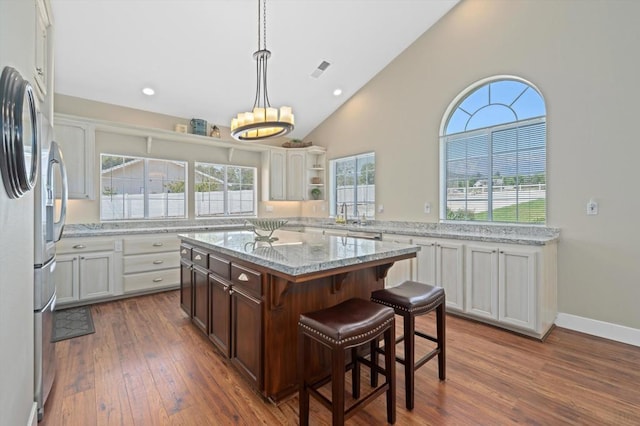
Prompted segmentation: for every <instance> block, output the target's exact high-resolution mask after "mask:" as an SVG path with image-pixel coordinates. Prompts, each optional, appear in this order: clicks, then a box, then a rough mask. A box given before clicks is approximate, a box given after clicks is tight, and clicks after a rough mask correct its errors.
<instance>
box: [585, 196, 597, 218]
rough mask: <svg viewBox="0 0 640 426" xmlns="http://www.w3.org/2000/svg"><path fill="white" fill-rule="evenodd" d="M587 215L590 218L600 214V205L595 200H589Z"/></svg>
mask: <svg viewBox="0 0 640 426" xmlns="http://www.w3.org/2000/svg"><path fill="white" fill-rule="evenodd" d="M587 214H588V215H590V216H591V215H596V214H598V203H596V202H595V201H594V200H589V202H588V203H587Z"/></svg>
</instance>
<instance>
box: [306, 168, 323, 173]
mask: <svg viewBox="0 0 640 426" xmlns="http://www.w3.org/2000/svg"><path fill="white" fill-rule="evenodd" d="M309 170H318V171H320V172H321V171H323V170H324V167H309Z"/></svg>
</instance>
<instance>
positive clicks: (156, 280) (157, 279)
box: [153, 278, 162, 283]
mask: <svg viewBox="0 0 640 426" xmlns="http://www.w3.org/2000/svg"><path fill="white" fill-rule="evenodd" d="M160 281H162V278H154V279H153V282H154V283H159V282H160Z"/></svg>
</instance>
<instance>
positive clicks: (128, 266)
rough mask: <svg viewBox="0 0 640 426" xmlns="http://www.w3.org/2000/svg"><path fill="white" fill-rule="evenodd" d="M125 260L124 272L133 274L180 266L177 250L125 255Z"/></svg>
mask: <svg viewBox="0 0 640 426" xmlns="http://www.w3.org/2000/svg"><path fill="white" fill-rule="evenodd" d="M123 261H124V265H123V272H124V273H125V274H132V273H136V272H147V271H157V270H160V269H171V268H177V267H178V266H180V255H179V254H178V253H177V252H169V253H152V254H138V255H136V256H125V257H124V258H123Z"/></svg>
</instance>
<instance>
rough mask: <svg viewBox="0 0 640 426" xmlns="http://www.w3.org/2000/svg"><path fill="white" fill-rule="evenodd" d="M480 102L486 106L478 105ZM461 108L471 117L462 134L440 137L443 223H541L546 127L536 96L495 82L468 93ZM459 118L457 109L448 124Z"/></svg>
mask: <svg viewBox="0 0 640 426" xmlns="http://www.w3.org/2000/svg"><path fill="white" fill-rule="evenodd" d="M489 88H490V95H489V98H486V96H485V95H486V94H487V90H488V89H489ZM483 99H486V100H487V102H488V103H486V104H485V105H482V100H483ZM460 108H465V111H468V112H469V113H470V114H472V116H471V117H470V119H469V124H468V125H467V128H466V131H464V132H462V133H456V134H449V133H447V134H448V135H449V136H445V137H444V150H445V151H444V156H443V160H444V164H443V167H444V168H445V174H444V177H445V180H444V182H442V185H444V188H443V194H444V195H443V202H444V203H446V216H445V219H449V220H482V221H496V222H513V223H516V222H524V223H544V222H545V220H546V217H545V212H546V123H545V121H544V114H545V107H544V101H543V99H542V97H541V96H540V94H539V93H538V92H537V91H536V90H535V89H534V88H532V87H530V86H528V85H526V84H525V83H522V82H519V81H515V80H502V81H496V82H492V83H490V84H486V85H484V86H482V87H480V88H478V89H477V90H474V91H473V92H471V93H470V94H469V95H468V96H467V97H466V98H465V99H463V101H462V102H461V103H460ZM473 108H476V110H472V109H473ZM463 113H464V111H463V112H460V110H459V109H456V111H454V112H452V114H451V116H450V117H449V123H451V122H452V120H453V119H454V117H455V116H456V115H461V114H463ZM523 117H525V118H528V120H523V119H522V118H523ZM540 117H543V118H542V119H541V118H540ZM518 120H519V121H518ZM472 128H473V129H475V130H473V131H470V129H472ZM450 129H451V126H448V127H447V132H449V130H450Z"/></svg>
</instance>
